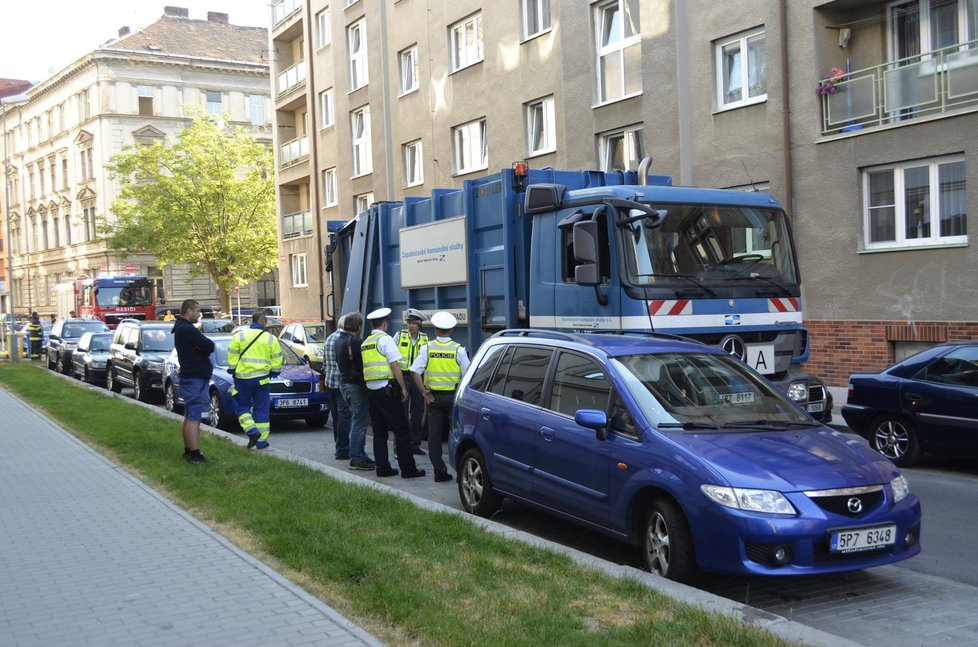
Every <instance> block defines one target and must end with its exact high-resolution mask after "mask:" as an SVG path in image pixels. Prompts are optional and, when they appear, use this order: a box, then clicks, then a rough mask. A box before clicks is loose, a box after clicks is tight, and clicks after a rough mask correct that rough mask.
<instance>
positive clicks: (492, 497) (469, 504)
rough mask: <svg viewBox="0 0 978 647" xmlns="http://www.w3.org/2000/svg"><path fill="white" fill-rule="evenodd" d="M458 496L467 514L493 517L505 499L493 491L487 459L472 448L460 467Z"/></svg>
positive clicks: (464, 456) (463, 456) (463, 457)
mask: <svg viewBox="0 0 978 647" xmlns="http://www.w3.org/2000/svg"><path fill="white" fill-rule="evenodd" d="M458 472H459V478H458V496H459V498H460V499H461V500H462V507H463V508H465V511H466V512H471V513H472V514H476V515H479V516H480V517H491V516H492V515H493V513H495V512H496V511H497V510H499V507H500V506H501V505H502V503H503V499H502V497H501V496H499V494H497V493H496V491H495V490H493V489H492V480H491V479H490V478H489V470H488V469H486V459H485V458H484V457H483V456H482V452H480V451H479V450H478V449H475V448H474V447H473V448H470V449H468V450H466V452H465V454H463V455H462V462H461V464H460V466H459V470H458Z"/></svg>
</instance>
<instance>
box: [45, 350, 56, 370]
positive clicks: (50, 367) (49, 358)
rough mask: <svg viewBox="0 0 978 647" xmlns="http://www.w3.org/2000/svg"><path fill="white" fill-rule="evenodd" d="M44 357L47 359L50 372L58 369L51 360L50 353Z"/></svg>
mask: <svg viewBox="0 0 978 647" xmlns="http://www.w3.org/2000/svg"><path fill="white" fill-rule="evenodd" d="M46 355H47V358H48V368H49V369H51V370H52V371H53V370H55V369H56V368H57V367H58V363H57V362H55V361H54V360H53V359H51V353H46Z"/></svg>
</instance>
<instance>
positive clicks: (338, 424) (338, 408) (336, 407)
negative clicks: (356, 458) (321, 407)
mask: <svg viewBox="0 0 978 647" xmlns="http://www.w3.org/2000/svg"><path fill="white" fill-rule="evenodd" d="M326 390H327V391H328V392H329V410H330V415H331V416H332V417H333V443H334V444H335V448H336V449H335V451H336V455H337V456H341V455H344V454H346V455H349V453H350V407H349V406H347V404H346V400H345V399H343V394H342V393H340V390H339V389H330V388H327V389H326Z"/></svg>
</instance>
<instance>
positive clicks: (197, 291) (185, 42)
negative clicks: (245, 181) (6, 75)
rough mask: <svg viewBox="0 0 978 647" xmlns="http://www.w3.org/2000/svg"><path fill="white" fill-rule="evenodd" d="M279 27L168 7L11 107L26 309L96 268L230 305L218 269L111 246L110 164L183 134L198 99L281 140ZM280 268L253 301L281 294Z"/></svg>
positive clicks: (247, 298)
mask: <svg viewBox="0 0 978 647" xmlns="http://www.w3.org/2000/svg"><path fill="white" fill-rule="evenodd" d="M267 54H268V31H267V29H265V28H262V27H241V26H237V25H232V24H230V22H229V17H228V15H227V14H223V13H215V12H209V13H208V16H207V19H206V20H197V19H191V18H190V17H189V12H188V10H187V9H184V8H180V7H167V8H166V9H165V14H164V15H163V16H162V17H161V18H160V19H159V20H157V21H156V22H154V23H153V24H151V25H149V26H147V27H145V28H143V29H139V30H135V31H132V30H130V29H129V28H128V27H123V28H122V29H120V30H119V38H118V39H116V40H114V41H112V42H109V43H107V44H105V45H103V46H102V47H100V48H98V49H96V50H94V51H92V52H91V53H89V54H87V55H85V56H83V57H82V58H80V59H79V60H77V61H75V62H74V63H72V64H71V65H69V66H68V67H66V68H65V69H63V70H61V71H60V72H58V73H57V74H55V75H53V76H52V77H50V78H48V79H46V80H44V81H43V82H41V83H38V84H37V85H35V86H34V87H33V88H31V89H30V90H28V91H27V94H28V95H29V97H30V101H29V102H28V103H26V104H24V105H20V106H16V107H12V106H8V114H7V116H6V124H7V137H8V140H7V142H8V146H9V151H10V167H9V173H8V177H7V182H8V186H9V188H10V195H11V205H10V214H9V215H10V226H11V241H9V244H10V251H11V253H12V257H13V262H12V268H13V285H12V286H11V287H12V289H13V294H14V302H15V305H16V308H17V313H19V314H24V313H27V312H29V311H31V310H37V311H39V312H42V313H46V312H54V311H55V307H56V303H57V301H56V295H55V285H57V284H58V283H61V282H65V281H70V280H73V279H74V278H76V277H78V276H80V275H84V276H89V277H92V276H99V275H107V274H109V275H111V274H132V275H148V276H150V277H151V278H153V279H154V280H155V281H156V282H157V283H158V284H159V285H160V286H161V287H162V288H163V290H164V291H165V294H166V297H167V299H168V304H170V305H179V303H180V301H181V300H183V299H185V298H191V297H192V298H195V299H198V300H199V301H200V302H201V303H204V304H209V305H214V306H217V305H219V304H220V301H219V293H218V290H217V287H216V284H214V282H213V281H212V280H211V279H210V278H209V277H208V276H207V274H206V273H200V274H195V273H194V272H192V271H191V268H189V267H186V266H179V265H170V266H166V267H160V266H159V265H158V263H157V261H156V259H155V257H153V256H152V255H148V254H138V255H122V254H118V253H116V252H113V251H111V250H109V249H108V248H107V246H106V244H105V242H104V240H102V238H101V234H100V232H99V231H98V223H99V222H100V219H101V218H103V217H108V218H110V219H111V215H112V211H111V209H112V203H113V201H114V199H115V196H116V194H117V193H118V190H119V186H118V183H117V182H116V181H114V180H113V179H112V178H111V177H109V175H108V173H107V171H106V170H105V168H104V166H105V164H106V163H107V162H108V160H109V159H110V158H111V157H112V156H113V155H115V154H116V153H119V152H121V151H122V150H123V148H124V147H126V146H130V145H138V144H151V143H153V142H155V141H158V140H162V139H164V138H166V137H168V136H175V135H176V134H177V133H179V132H180V131H182V130H183V129H184V128H186V127H187V126H188V125H189V124H190V121H191V117H190V113H189V112H188V107H190V106H195V107H199V108H200V110H201V111H203V112H206V113H210V114H214V115H217V116H220V117H222V118H225V119H226V123H227V125H228V126H230V127H236V126H238V127H243V128H246V129H248V130H249V131H250V132H251V133H253V134H254V136H255V137H256V138H258V139H259V140H263V141H265V142H267V143H268V144H269V145H271V139H272V137H271V103H270V97H269V82H268V63H267ZM275 291H276V286H275V277H274V276H272V275H270V276H269V277H267V279H266V280H263V281H260V282H257V283H255V284H252V285H249V286H243V287H242V289H241V295H240V297H241V305H242V307H253V306H259V305H274V304H275V303H276V296H275Z"/></svg>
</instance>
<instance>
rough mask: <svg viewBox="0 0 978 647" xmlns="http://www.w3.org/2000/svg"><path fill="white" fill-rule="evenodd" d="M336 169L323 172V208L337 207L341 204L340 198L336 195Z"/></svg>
mask: <svg viewBox="0 0 978 647" xmlns="http://www.w3.org/2000/svg"><path fill="white" fill-rule="evenodd" d="M336 190H337V184H336V167H335V166H334V167H333V168H328V169H325V170H324V171H323V206H324V207H335V206H336V205H337V204H339V197H338V196H337V195H336Z"/></svg>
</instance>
